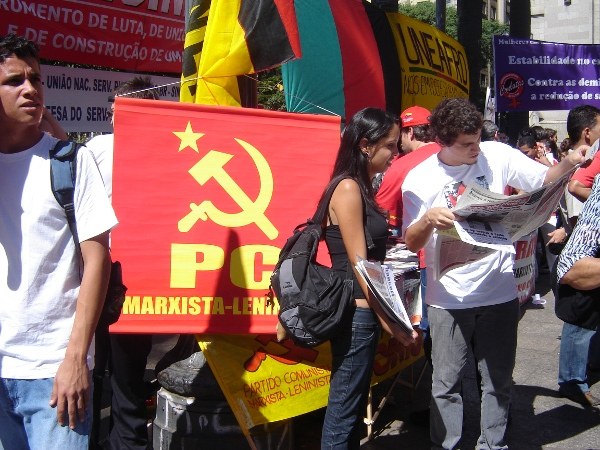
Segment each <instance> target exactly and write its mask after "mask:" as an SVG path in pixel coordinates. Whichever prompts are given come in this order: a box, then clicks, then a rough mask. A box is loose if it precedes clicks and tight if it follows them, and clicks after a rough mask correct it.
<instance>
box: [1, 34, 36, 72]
mask: <svg viewBox="0 0 600 450" xmlns="http://www.w3.org/2000/svg"><path fill="white" fill-rule="evenodd" d="M11 56H16V57H18V58H21V59H22V58H33V59H35V60H36V61H37V62H40V56H39V49H38V47H37V45H35V44H34V43H33V42H31V41H28V40H27V39H25V38H24V37H21V36H17V35H16V34H14V33H10V34H7V35H6V36H2V37H0V64H1V63H3V62H4V61H5V60H6V58H9V57H11Z"/></svg>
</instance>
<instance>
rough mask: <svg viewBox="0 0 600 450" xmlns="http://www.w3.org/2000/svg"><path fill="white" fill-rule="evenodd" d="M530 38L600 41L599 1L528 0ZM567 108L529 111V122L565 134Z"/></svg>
mask: <svg viewBox="0 0 600 450" xmlns="http://www.w3.org/2000/svg"><path fill="white" fill-rule="evenodd" d="M531 38H532V39H537V40H540V41H548V42H561V43H566V44H600V0H531ZM567 114H568V111H531V112H530V114H529V122H530V124H531V125H541V126H543V127H545V128H554V129H556V130H557V131H558V137H559V139H563V138H565V137H567V127H566V120H567Z"/></svg>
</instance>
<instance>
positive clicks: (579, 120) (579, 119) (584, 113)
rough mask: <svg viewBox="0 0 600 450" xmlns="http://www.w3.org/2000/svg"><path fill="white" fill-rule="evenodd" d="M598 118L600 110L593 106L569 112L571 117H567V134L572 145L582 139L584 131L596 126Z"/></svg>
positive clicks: (578, 107) (581, 107) (585, 106)
mask: <svg viewBox="0 0 600 450" xmlns="http://www.w3.org/2000/svg"><path fill="white" fill-rule="evenodd" d="M598 116H600V109H598V108H596V107H595V106H592V105H581V106H577V107H575V108H573V109H572V110H571V111H569V115H568V116H567V134H568V135H569V138H570V139H571V143H572V144H575V143H576V142H578V141H579V139H581V133H583V130H585V129H586V128H592V127H593V126H594V125H596V122H597V121H598Z"/></svg>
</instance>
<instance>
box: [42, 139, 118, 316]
mask: <svg viewBox="0 0 600 450" xmlns="http://www.w3.org/2000/svg"><path fill="white" fill-rule="evenodd" d="M79 147H80V144H78V143H76V142H71V141H59V142H57V144H56V146H55V147H54V148H53V149H52V150H50V182H51V185H52V193H53V194H54V197H55V198H56V201H57V202H58V204H59V205H60V206H62V208H63V209H64V210H65V214H66V216H67V223H68V224H69V229H70V230H71V234H72V235H73V242H74V243H75V248H76V251H77V253H78V254H79V256H80V260H81V247H80V246H79V238H78V235H77V222H76V220H75V201H74V196H75V180H76V179H77V176H76V175H77V164H76V162H75V161H76V157H77V151H78V150H79ZM126 291H127V287H126V286H125V285H124V284H123V277H122V270H121V263H120V262H119V261H113V262H112V264H111V271H110V281H109V282H108V290H107V292H106V299H105V301H104V307H103V308H102V313H101V315H100V319H99V321H98V324H99V325H105V326H108V325H111V324H113V323H115V322H116V321H117V320H118V319H119V316H120V315H121V308H122V307H123V303H124V302H125V292H126Z"/></svg>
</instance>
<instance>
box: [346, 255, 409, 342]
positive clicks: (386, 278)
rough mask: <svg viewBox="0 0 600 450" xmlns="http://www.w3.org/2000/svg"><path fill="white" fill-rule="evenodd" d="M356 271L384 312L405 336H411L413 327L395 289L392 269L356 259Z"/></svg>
mask: <svg viewBox="0 0 600 450" xmlns="http://www.w3.org/2000/svg"><path fill="white" fill-rule="evenodd" d="M356 270H357V272H358V273H359V275H360V276H361V277H362V278H363V279H364V280H365V282H366V283H367V286H368V287H369V289H370V290H371V292H372V293H373V296H374V297H375V298H376V299H377V300H378V301H379V303H380V304H381V306H382V308H383V310H384V312H385V313H386V314H387V315H388V317H389V318H390V319H392V320H393V321H394V322H395V323H396V324H398V325H399V326H400V328H401V329H402V330H403V331H404V332H406V333H407V334H409V335H410V334H412V331H413V327H412V323H411V321H410V318H409V316H408V314H407V312H406V308H405V306H404V303H403V301H402V298H401V297H400V294H399V293H398V290H397V289H396V283H395V282H394V274H393V272H392V269H391V268H390V267H388V266H386V265H382V264H380V263H378V262H371V261H367V260H365V259H362V258H360V257H359V258H358V262H357V263H356Z"/></svg>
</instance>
